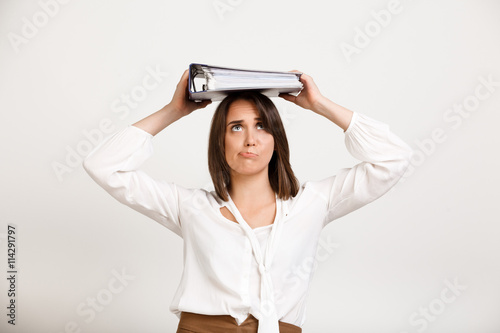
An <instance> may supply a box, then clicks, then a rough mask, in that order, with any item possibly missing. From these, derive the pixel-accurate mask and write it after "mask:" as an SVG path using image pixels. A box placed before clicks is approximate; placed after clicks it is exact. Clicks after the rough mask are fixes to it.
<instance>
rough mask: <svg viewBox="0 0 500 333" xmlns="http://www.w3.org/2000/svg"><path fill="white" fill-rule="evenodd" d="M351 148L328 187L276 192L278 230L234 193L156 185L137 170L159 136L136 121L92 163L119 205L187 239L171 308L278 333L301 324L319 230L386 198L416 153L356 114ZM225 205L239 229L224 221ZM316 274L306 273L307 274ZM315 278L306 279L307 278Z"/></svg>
mask: <svg viewBox="0 0 500 333" xmlns="http://www.w3.org/2000/svg"><path fill="white" fill-rule="evenodd" d="M344 133H345V145H346V147H347V150H348V151H349V152H350V154H351V155H352V156H354V157H355V158H357V159H358V160H360V161H362V162H360V163H359V164H357V165H355V166H354V167H352V168H345V169H341V170H339V172H338V173H337V174H336V175H333V176H330V177H327V178H325V179H323V180H320V181H306V182H304V183H303V184H302V185H301V186H300V189H299V192H298V194H297V195H296V196H295V197H294V198H292V199H290V200H288V201H284V200H280V199H279V198H278V197H277V196H276V208H277V213H276V217H275V220H274V223H273V224H270V225H266V226H263V227H257V228H254V229H252V228H251V227H250V226H249V225H248V224H247V223H246V222H245V220H244V219H243V218H242V216H241V214H240V213H239V211H238V208H237V207H236V206H235V204H234V202H233V201H232V199H231V197H229V201H228V202H224V201H223V200H222V199H220V198H219V197H218V196H217V194H216V192H215V191H211V192H209V191H207V190H205V189H189V188H185V187H183V186H180V185H178V184H175V183H173V182H166V181H162V180H156V179H152V178H151V177H150V176H148V174H146V173H145V172H143V171H141V170H140V169H139V168H140V166H141V165H142V163H143V162H144V161H145V160H147V159H148V158H149V157H151V156H152V154H153V143H152V139H153V135H151V134H150V133H148V132H146V131H144V130H142V129H140V128H138V127H135V126H133V125H129V126H127V127H126V128H124V129H122V130H120V131H118V132H116V133H114V134H112V135H110V136H108V137H107V138H106V139H105V140H103V141H102V142H101V143H100V144H99V145H98V146H97V147H96V148H95V149H94V150H93V151H92V152H91V153H90V154H89V155H88V156H87V157H86V158H85V160H84V162H83V167H84V169H85V170H86V171H87V173H88V174H89V175H90V176H91V177H92V179H94V181H95V182H97V184H99V185H100V186H101V187H103V188H104V189H105V190H106V191H107V192H108V193H109V194H111V195H112V196H113V197H114V198H116V199H117V200H118V201H119V202H121V203H123V204H125V205H127V206H129V207H131V208H133V209H135V210H137V211H138V212H140V213H142V214H144V215H146V216H148V217H150V218H151V219H153V220H155V221H157V222H158V223H160V224H161V225H163V226H165V227H166V228H168V229H170V230H171V231H173V232H174V233H176V234H177V235H179V236H180V237H182V239H183V240H184V242H183V247H184V252H183V254H184V270H183V273H182V277H181V282H180V284H179V286H178V288H177V291H176V293H175V296H174V299H173V301H172V303H171V305H170V308H169V309H170V311H171V312H172V313H174V314H175V315H176V316H177V317H178V318H180V313H181V311H187V312H194V313H199V314H206V315H230V316H232V317H233V318H235V320H236V322H237V323H238V325H240V324H241V323H242V322H243V321H245V319H246V318H247V316H248V315H249V313H251V314H252V315H253V316H254V317H255V318H257V319H258V320H259V330H258V332H259V333H279V329H278V320H280V321H282V322H286V323H290V324H293V325H296V326H299V327H302V326H303V324H304V322H305V319H306V300H307V295H308V289H309V284H310V282H311V279H312V276H313V272H314V270H312V269H308V270H301V271H300V274H297V271H296V268H297V267H311V264H312V263H313V261H314V260H315V259H314V258H315V255H316V250H317V247H318V240H319V236H320V232H321V230H322V229H323V228H324V227H325V226H326V225H327V224H328V223H330V222H331V221H333V220H335V219H337V218H339V217H342V216H344V215H346V214H348V213H350V212H352V211H354V210H356V209H358V208H360V207H362V206H364V205H366V204H368V203H370V202H372V201H373V200H375V199H377V198H379V197H380V196H382V195H383V194H385V193H386V192H387V191H389V189H391V188H392V187H393V186H394V185H395V184H396V183H397V182H398V180H399V179H400V178H401V177H402V175H403V174H404V172H405V170H406V169H407V167H408V165H409V162H410V158H411V155H412V150H411V148H410V147H409V146H408V145H407V144H406V143H405V142H403V141H402V140H401V139H400V138H399V137H398V136H396V135H395V134H394V133H392V132H391V131H390V129H389V126H388V125H386V124H385V123H382V122H379V121H377V120H374V119H372V118H369V117H367V116H365V115H363V114H360V113H357V112H354V113H353V117H352V120H351V122H350V124H349V127H348V128H347V130H346V131H345V132H344ZM221 207H227V209H229V211H230V212H231V213H232V214H233V215H234V216H235V218H236V219H237V221H238V222H239V223H235V222H233V221H231V220H229V219H226V218H225V217H224V216H223V215H222V213H221V211H220V208H221ZM307 272H308V273H307ZM306 273H307V274H306Z"/></svg>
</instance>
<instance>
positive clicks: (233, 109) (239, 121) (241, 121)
mask: <svg viewBox="0 0 500 333" xmlns="http://www.w3.org/2000/svg"><path fill="white" fill-rule="evenodd" d="M225 133H226V135H225V150H226V161H227V164H228V165H229V167H230V168H231V175H255V174H259V173H262V172H265V174H266V175H267V169H268V165H269V161H270V160H271V157H272V156H273V151H274V138H273V136H272V135H271V134H270V133H268V132H266V131H265V130H264V129H263V124H262V122H261V120H260V119H259V112H258V110H257V107H256V106H255V105H254V104H253V103H252V102H250V101H246V100H236V101H234V102H233V103H231V106H230V107H229V110H228V111H227V116H226V132H225ZM247 152H250V153H253V154H246V153H247Z"/></svg>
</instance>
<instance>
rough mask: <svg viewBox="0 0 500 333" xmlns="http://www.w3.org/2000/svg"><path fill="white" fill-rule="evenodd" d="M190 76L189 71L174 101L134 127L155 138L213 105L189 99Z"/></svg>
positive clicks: (178, 88)
mask: <svg viewBox="0 0 500 333" xmlns="http://www.w3.org/2000/svg"><path fill="white" fill-rule="evenodd" d="M188 76H189V71H188V70H185V71H184V73H183V74H182V77H181V79H180V81H179V83H178V84H177V88H176V89H175V93H174V96H173V97H172V101H171V102H170V103H169V104H167V105H165V106H164V107H163V108H161V109H160V110H158V111H157V112H155V113H153V114H151V115H149V116H147V117H146V118H144V119H141V120H139V121H138V122H136V123H134V124H132V126H135V127H139V128H140V129H142V130H144V131H146V132H148V133H150V134H151V135H153V136H154V135H156V134H158V133H159V132H161V131H162V130H163V129H164V128H165V127H167V126H168V125H170V124H172V123H173V122H175V121H177V120H179V119H180V118H182V117H184V116H187V115H188V114H190V113H191V112H193V111H194V110H197V109H202V108H204V107H206V106H207V105H209V104H210V103H212V101H210V100H207V101H203V102H199V103H196V102H193V101H191V100H189V99H188V91H187V89H188V88H187V86H188Z"/></svg>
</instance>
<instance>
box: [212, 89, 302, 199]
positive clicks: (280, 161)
mask: <svg viewBox="0 0 500 333" xmlns="http://www.w3.org/2000/svg"><path fill="white" fill-rule="evenodd" d="M240 99H243V100H246V101H250V102H252V103H253V104H254V105H255V106H256V108H257V110H258V112H259V115H260V117H261V118H262V123H263V125H264V130H265V131H267V132H269V133H270V134H271V135H272V136H273V138H274V147H275V150H274V152H273V156H272V157H271V160H270V161H269V171H268V174H269V182H270V184H271V188H272V189H273V191H274V192H275V193H276V194H277V195H278V197H279V198H280V199H283V200H288V199H289V198H290V197H294V196H295V195H297V192H298V191H299V181H298V180H297V178H296V177H295V175H294V173H293V170H292V167H291V165H290V150H289V148H288V140H287V138H286V133H285V128H284V127H283V123H282V122H281V117H280V115H279V113H278V110H277V109H276V106H275V105H274V103H273V102H272V101H271V99H269V97H267V96H265V95H263V94H261V93H259V92H256V91H240V92H233V93H230V94H229V95H228V96H226V98H224V99H223V100H222V102H221V103H220V104H219V105H218V106H217V109H216V110H215V113H214V115H213V117H212V123H211V128H210V135H209V140H208V169H209V171H210V176H211V177H212V181H213V183H214V188H215V191H216V193H217V195H218V196H219V197H220V198H221V199H222V200H224V201H228V200H229V197H228V195H227V193H228V192H227V191H228V190H229V189H230V188H231V177H230V167H229V165H228V164H227V161H226V154H225V153H226V151H225V140H224V139H225V133H226V116H227V112H228V111H229V107H230V106H231V104H232V103H233V102H235V101H236V100H240Z"/></svg>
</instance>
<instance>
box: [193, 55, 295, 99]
mask: <svg viewBox="0 0 500 333" xmlns="http://www.w3.org/2000/svg"><path fill="white" fill-rule="evenodd" d="M301 75H302V73H297V72H280V71H259V70H249V69H239V68H229V67H220V66H210V65H205V64H199V63H191V64H190V65H189V82H188V92H189V99H191V100H194V101H196V102H200V101H202V100H207V99H209V100H212V101H216V100H222V99H224V97H226V96H227V95H228V94H229V93H231V92H234V91H242V90H255V91H259V92H260V93H262V94H264V95H266V96H268V97H276V96H278V95H279V94H280V93H290V94H295V95H298V94H299V93H300V91H301V90H302V88H303V84H302V82H300V76H301ZM200 86H201V89H200Z"/></svg>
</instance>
